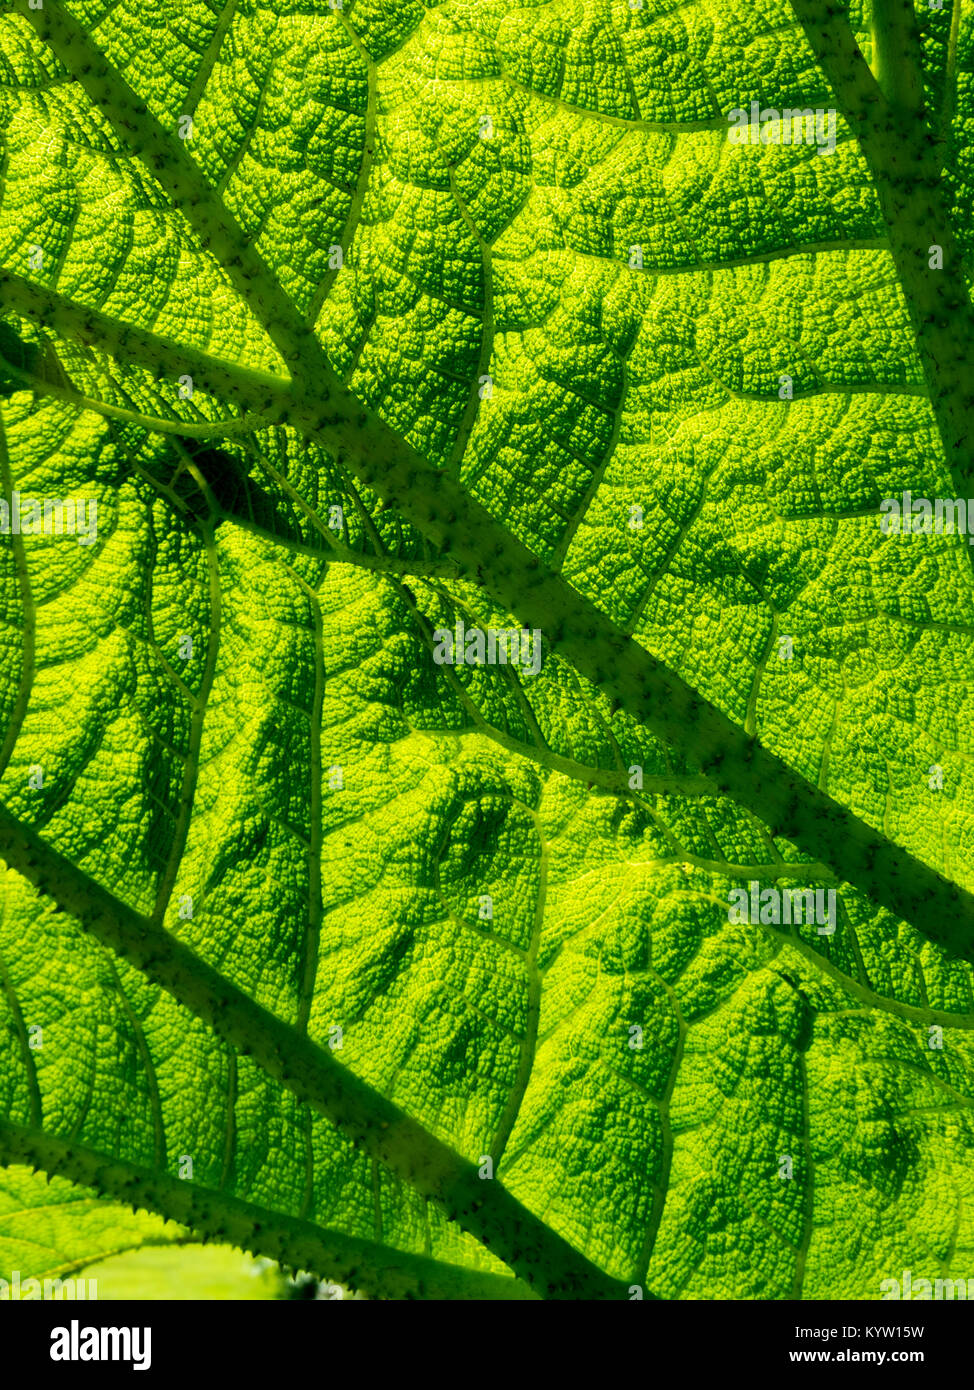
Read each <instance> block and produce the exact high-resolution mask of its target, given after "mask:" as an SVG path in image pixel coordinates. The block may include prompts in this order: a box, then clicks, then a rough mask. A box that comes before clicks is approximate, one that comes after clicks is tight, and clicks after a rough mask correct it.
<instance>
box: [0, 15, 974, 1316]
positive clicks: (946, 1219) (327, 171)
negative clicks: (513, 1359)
mask: <svg viewBox="0 0 974 1390" xmlns="http://www.w3.org/2000/svg"><path fill="white" fill-rule="evenodd" d="M4 8H5V13H4V14H3V16H2V18H0V62H2V64H3V69H2V70H3V83H2V85H0V93H2V96H0V111H2V120H3V130H4V165H3V171H4V180H3V198H2V203H0V286H2V290H3V304H4V310H5V318H4V321H3V324H2V326H0V367H2V381H0V388H2V389H0V424H2V434H0V481H2V494H3V496H4V498H12V496H13V494H14V493H15V492H16V493H19V494H20V496H21V497H22V498H35V497H36V498H40V499H44V498H47V499H53V498H72V499H76V498H85V499H88V507H87V512H86V513H85V514H84V515H85V516H86V517H87V519H88V524H89V525H90V524H91V521H92V518H93V517H95V518H96V525H94V526H91V529H90V534H89V535H80V536H75V537H74V538H72V537H71V536H70V535H62V536H58V537H50V536H43V535H39V534H34V533H31V532H29V531H28V532H26V533H21V534H10V535H5V536H4V537H3V545H2V549H0V587H2V596H3V597H2V622H3V626H2V629H0V633H2V642H0V670H2V674H3V679H2V683H0V701H2V707H3V711H4V714H5V716H6V719H5V729H6V734H5V740H4V743H3V747H2V752H0V761H2V778H0V798H2V805H0V855H2V857H3V860H4V862H5V864H6V866H7V868H6V872H5V877H4V912H3V916H2V919H0V1011H2V1012H0V1039H2V1042H3V1053H2V1063H0V1159H2V1160H3V1161H5V1162H7V1163H9V1164H30V1165H31V1166H34V1167H37V1168H39V1169H42V1170H44V1171H45V1172H47V1173H49V1174H53V1175H55V1177H56V1179H57V1180H58V1181H60V1182H61V1183H68V1182H69V1183H71V1184H72V1185H73V1186H72V1187H71V1189H70V1190H71V1191H72V1192H76V1193H78V1194H82V1195H78V1196H77V1197H76V1198H75V1199H73V1201H72V1204H71V1205H70V1206H69V1207H68V1209H67V1211H66V1212H65V1214H64V1217H63V1223H64V1230H63V1232H62V1231H61V1230H60V1229H59V1230H58V1232H57V1233H56V1239H54V1238H53V1237H52V1239H51V1240H46V1239H45V1242H42V1243H43V1244H45V1246H46V1247H48V1248H51V1249H56V1250H57V1251H59V1252H61V1251H64V1252H71V1251H75V1250H77V1251H80V1252H85V1251H87V1252H88V1256H89V1258H94V1257H95V1256H96V1255H97V1254H98V1253H100V1251H101V1247H100V1246H99V1245H98V1243H97V1239H96V1235H92V1234H91V1228H90V1227H89V1228H86V1227H85V1224H84V1222H85V1220H89V1219H90V1218H89V1217H88V1215H87V1213H88V1212H89V1211H94V1212H98V1213H103V1214H104V1221H105V1223H106V1227H105V1228H106V1229H114V1228H113V1227H112V1224H111V1223H112V1222H113V1221H115V1220H118V1223H119V1231H120V1232H122V1231H127V1232H128V1236H127V1237H126V1238H127V1239H129V1241H130V1243H131V1244H132V1245H136V1244H138V1243H139V1241H140V1240H142V1239H144V1238H151V1233H152V1232H153V1231H155V1230H156V1229H157V1227H156V1226H154V1225H152V1224H151V1223H152V1220H153V1219H155V1218H157V1217H159V1216H161V1217H165V1218H168V1219H169V1220H170V1222H176V1223H178V1229H179V1231H180V1232H181V1233H183V1232H186V1231H189V1232H192V1233H193V1235H194V1237H198V1238H205V1239H208V1240H214V1241H219V1242H222V1243H226V1244H230V1245H235V1246H239V1247H242V1248H244V1249H247V1250H249V1251H252V1252H253V1253H255V1254H258V1255H263V1256H268V1257H270V1258H272V1259H275V1260H279V1261H280V1262H281V1263H282V1264H284V1265H286V1266H288V1267H291V1268H294V1269H305V1270H310V1271H313V1272H314V1273H316V1274H318V1275H319V1276H320V1277H322V1278H328V1279H335V1280H338V1281H340V1282H342V1283H344V1284H347V1285H348V1286H349V1287H352V1288H358V1289H362V1290H363V1291H364V1292H366V1293H368V1294H370V1295H372V1296H379V1297H392V1298H399V1297H446V1298H528V1297H533V1296H536V1295H540V1296H542V1297H555V1298H582V1297H584V1298H588V1297H596V1298H629V1297H633V1296H635V1295H636V1291H637V1289H638V1291H639V1294H640V1295H641V1296H644V1297H660V1298H677V1297H683V1298H773V1299H774V1298H797V1297H805V1298H813V1299H814V1298H822V1297H835V1296H840V1297H850V1298H877V1297H879V1296H880V1295H881V1281H882V1280H883V1279H884V1278H886V1277H894V1278H895V1277H898V1276H899V1272H900V1270H901V1269H903V1268H907V1267H908V1268H911V1269H913V1270H914V1272H915V1273H916V1274H917V1276H918V1277H920V1275H921V1274H923V1273H924V1272H926V1271H927V1270H929V1269H930V1268H931V1267H933V1268H935V1271H936V1272H937V1273H939V1274H952V1275H954V1276H956V1277H963V1275H964V1273H965V1269H966V1264H965V1262H969V1260H970V1256H971V1250H972V1247H974V1228H972V1227H971V1218H970V1215H969V1213H970V1212H971V1210H972V1209H974V1208H972V1204H971V1201H970V1198H971V1196H972V1192H971V1185H972V1178H971V1176H970V1173H971V1168H970V1150H971V1143H972V1137H974V1132H972V1125H971V1121H970V1114H971V1099H972V1085H974V1075H972V1071H974V1053H972V1043H971V1031H972V1029H974V980H972V961H974V953H972V941H974V896H972V894H974V875H972V871H971V868H970V863H971V855H970V851H971V849H972V847H974V846H972V831H971V826H972V825H974V814H972V813H974V785H972V781H971V776H970V772H969V766H970V755H971V752H972V749H971V747H970V743H971V740H970V733H969V729H970V718H969V705H970V694H969V691H970V686H971V672H970V662H969V656H968V650H967V648H968V646H969V637H970V631H971V627H972V623H974V584H972V571H971V561H970V558H969V554H968V547H967V545H966V540H967V537H966V536H964V535H956V534H950V535H939V534H938V535H929V536H913V537H910V538H906V537H897V536H891V535H885V534H884V533H883V532H882V530H881V528H880V525H879V504H880V502H881V501H882V500H883V499H884V498H888V497H895V496H898V495H899V494H900V493H902V492H904V491H911V492H912V493H913V495H914V496H915V497H921V496H926V497H931V498H934V497H939V498H944V497H953V496H955V495H958V496H960V495H962V494H963V492H964V490H965V487H966V484H967V481H968V477H969V472H970V470H969V463H968V457H967V455H968V444H967V441H968V438H969V436H970V428H969V427H970V410H971V407H970V401H971V399H974V396H972V388H974V382H972V380H971V377H970V372H971V368H970V366H969V363H970V361H971V347H972V345H974V321H972V317H971V312H972V311H971V306H970V299H969V294H968V280H969V273H970V262H969V245H968V239H969V235H970V233H969V217H968V216H967V214H968V213H969V206H968V203H969V200H968V195H967V188H968V183H969V180H968V177H967V173H968V164H969V161H970V149H971V140H970V128H969V127H970V121H971V112H970V110H969V105H970V103H969V87H970V81H969V78H970V73H971V71H972V66H974V64H972V56H974V32H972V30H971V26H970V22H969V17H967V18H966V19H965V16H964V15H963V14H961V12H960V7H959V4H957V2H956V0H955V3H954V6H953V7H952V6H951V4H950V3H949V0H948V3H947V4H946V5H945V7H944V10H943V11H941V12H938V13H936V14H927V13H926V12H924V13H923V15H922V20H918V21H916V22H913V20H912V19H911V20H910V22H909V23H907V22H906V19H909V18H910V16H909V15H907V16H906V17H905V18H901V17H899V16H897V17H894V18H889V17H887V16H886V15H885V13H884V12H882V11H881V10H880V9H879V8H878V7H876V9H875V13H874V14H871V13H868V12H866V10H864V9H862V7H860V6H858V5H856V6H853V8H852V9H851V10H850V11H849V12H848V13H846V12H841V11H832V10H831V9H830V8H829V7H827V6H825V5H820V4H818V3H817V0H795V4H794V7H792V6H791V5H789V4H785V3H771V2H770V0H769V3H766V4H762V5H760V6H757V7H751V9H750V10H749V11H748V14H747V15H746V16H730V15H729V14H728V13H726V12H724V11H722V10H719V9H717V10H714V11H712V12H711V11H705V10H701V9H700V8H694V7H678V8H671V9H666V8H665V7H664V6H662V5H657V4H656V3H647V0H644V3H643V4H642V5H637V6H636V7H635V8H631V7H630V5H628V4H625V3H621V0H598V3H595V4H593V5H591V6H589V7H588V8H587V9H586V10H585V14H584V16H582V15H580V14H578V13H576V12H575V11H572V10H570V9H569V8H566V7H564V6H562V5H561V4H558V3H555V4H550V5H543V6H536V7H530V8H525V9H511V7H510V6H508V5H503V4H500V3H496V2H495V0H478V3H477V4H475V5H470V4H460V3H453V0H447V3H444V4H442V5H439V6H437V7H434V8H433V9H431V10H429V11H428V12H426V11H423V10H422V9H421V8H420V7H418V6H406V7H403V6H400V5H392V4H390V3H387V0H357V3H355V4H349V5H347V6H346V7H345V8H335V9H331V8H330V7H324V6H315V5H312V4H306V3H286V4H274V5H267V4H262V3H256V0H255V3H248V4H247V5H243V6H239V5H238V6H233V5H231V6H228V7H227V8H226V9H225V10H224V11H223V12H222V14H221V15H219V16H217V15H214V13H213V12H212V11H211V10H210V9H208V8H207V7H205V6H202V5H195V4H194V5H189V6H186V5H183V6H180V7H179V8H178V9H173V10H172V12H171V13H169V12H167V13H166V14H165V15H154V16H148V17H147V16H146V15H145V14H144V13H143V12H142V11H141V10H139V9H138V7H135V6H131V5H129V4H128V3H125V4H123V5H121V6H115V7H114V8H112V9H111V10H110V11H109V12H108V13H107V14H103V13H102V12H101V11H100V9H99V8H98V7H95V6H92V5H89V4H87V3H82V0H78V2H77V3H73V4H69V5H64V4H58V3H55V0H46V4H45V8H44V9H43V10H32V9H30V7H29V5H28V4H27V3H26V0H24V3H21V0H17V2H16V3H12V4H8V5H6V6H5V7H4ZM752 101H756V102H757V103H758V106H759V109H761V108H774V109H777V110H783V109H784V108H786V107H790V108H799V109H802V108H810V109H811V108H818V109H821V108H826V109H832V108H834V109H835V110H836V111H837V113H838V115H837V116H836V117H834V118H833V119H834V121H835V124H834V125H833V126H832V127H831V129H832V133H833V134H834V135H835V136H836V140H835V148H834V150H832V151H831V152H827V151H824V150H823V151H821V152H820V151H819V149H818V148H816V147H813V146H811V145H807V144H805V145H802V144H784V143H780V142H778V143H776V142H773V141H772V142H762V143H757V144H751V143H748V144H741V145H738V144H733V143H732V142H731V141H730V140H729V139H728V131H729V122H728V117H727V113H728V111H729V110H731V109H732V108H741V109H743V110H745V111H749V110H750V106H751V102H752ZM933 243H935V244H936V245H937V246H939V247H940V249H941V251H942V253H943V262H942V269H940V270H936V271H935V270H933V269H931V267H930V248H931V244H933ZM785 383H787V388H786V387H785ZM93 503H94V504H96V505H97V511H96V512H94V513H93V512H92V504H93ZM79 540H80V541H82V542H83V543H82V544H79V543H78V541H79ZM89 541H90V543H89ZM458 624H462V625H463V628H464V630H465V631H467V632H469V631H470V630H471V629H479V630H482V631H485V632H488V631H495V632H496V631H497V630H508V629H517V628H521V627H524V628H526V629H528V630H537V631H538V633H539V634H540V638H539V641H540V646H539V647H538V648H537V650H538V652H539V654H540V656H541V662H540V668H539V669H537V670H536V671H535V672H533V673H532V671H531V670H530V669H529V668H527V667H526V665H525V663H522V664H521V666H520V667H519V666H518V665H517V664H490V663H485V664H477V663H474V664H457V665H449V664H444V663H443V662H442V661H441V660H440V659H439V657H441V656H442V640H443V633H444V631H448V632H453V633H455V632H456V631H457V625H458ZM935 769H936V773H935ZM752 884H753V885H757V889H756V890H755V891H757V892H760V891H762V890H763V891H765V892H767V891H768V890H771V889H774V890H775V893H776V894H779V893H780V895H781V896H780V897H778V898H776V901H779V902H781V903H783V902H784V901H785V899H786V898H787V901H788V902H789V903H791V902H792V901H793V900H794V895H795V894H802V895H804V896H805V897H807V898H810V899H811V900H812V901H814V898H815V895H816V894H818V895H819V898H820V899H821V901H822V902H823V903H825V902H827V901H828V902H832V903H834V911H832V910H831V909H830V913H831V919H830V921H829V922H828V923H826V922H825V921H823V920H821V919H817V920H815V921H812V920H809V919H808V918H806V919H805V920H804V921H802V922H796V923H795V924H792V922H791V921H790V920H787V919H785V920H783V919H782V915H781V914H780V913H779V916H778V919H777V920H773V919H772V918H771V917H770V915H768V914H765V916H764V920H763V921H762V920H760V915H759V914H755V913H753V911H751V912H750V913H749V917H750V920H742V918H741V916H740V914H737V915H735V913H734V912H733V911H732V910H731V909H732V904H733V903H734V902H735V900H739V898H740V897H743V899H744V900H747V901H750V900H751V885H752ZM740 890H743V893H742V894H741V893H740ZM789 894H790V895H791V896H789ZM830 895H831V896H830ZM790 915H791V914H790V913H789V917H790ZM823 926H831V928H832V929H831V930H824V931H823V930H820V929H819V928H820V927H823ZM9 1171H10V1172H14V1171H15V1170H14V1169H10V1170H9ZM11 1181H13V1179H11ZM92 1194H97V1197H95V1196H93V1195H92ZM32 1200H33V1199H32ZM119 1202H123V1203H125V1204H127V1206H128V1207H133V1206H134V1207H135V1208H136V1210H138V1211H143V1212H148V1213H153V1214H155V1218H150V1217H144V1218H143V1217H141V1216H140V1217H138V1218H137V1219H136V1221H135V1222H134V1224H131V1223H129V1222H128V1218H127V1217H126V1218H125V1220H124V1221H123V1220H122V1219H121V1218H119V1217H117V1216H116V1215H113V1213H117V1210H118V1208H117V1203H119ZM25 1205H28V1204H27V1203H25ZM75 1207H76V1208H77V1212H75V1211H74V1210H73V1208H75ZM29 1209H31V1210H32V1209H33V1208H32V1207H30V1208H29ZM76 1216H77V1218H78V1221H77V1224H75V1217H76ZM99 1219H101V1218H99ZM40 1220H41V1217H40V1216H38V1217H37V1218H36V1221H37V1222H38V1223H39V1222H40ZM59 1220H60V1218H59ZM34 1221H35V1219H34V1218H33V1217H32V1218H31V1223H32V1224H34ZM143 1222H145V1223H147V1224H144V1225H143V1224H142V1223H143ZM101 1229H102V1228H101V1227H96V1234H97V1230H101ZM166 1229H167V1230H170V1229H174V1228H173V1227H171V1226H169V1227H167V1228H166ZM3 1231H4V1227H3V1226H2V1225H0V1274H2V1271H3V1269H4V1268H5V1267H6V1266H7V1265H8V1264H9V1265H10V1267H11V1268H14V1267H15V1266H14V1264H13V1261H14V1260H15V1259H20V1260H23V1261H26V1256H25V1255H24V1254H23V1253H22V1251H21V1250H20V1249H19V1248H18V1247H17V1245H16V1239H17V1237H16V1233H14V1234H13V1235H11V1236H10V1237H9V1238H8V1237H7V1236H6V1235H5V1234H3ZM113 1238H114V1237H113ZM117 1239H119V1240H121V1239H122V1236H121V1234H120V1235H119V1236H118V1237H117ZM45 1258H47V1257H46V1256H42V1255H40V1254H38V1256H37V1262H36V1268H37V1269H38V1270H41V1269H43V1268H46V1266H45V1265H44V1263H43V1260H44V1259H45ZM59 1258H63V1259H67V1258H68V1255H67V1254H64V1255H60V1254H59ZM81 1258H82V1254H79V1255H78V1256H77V1259H79V1260H80V1259H81ZM86 1262H87V1260H86ZM17 1267H19V1266H17ZM65 1267H67V1266H66V1265H65ZM25 1272H32V1271H31V1270H25ZM634 1286H635V1287H634Z"/></svg>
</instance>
